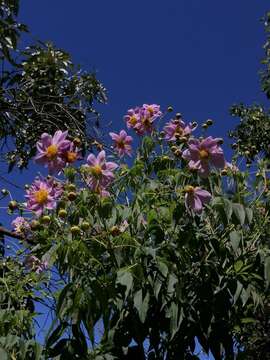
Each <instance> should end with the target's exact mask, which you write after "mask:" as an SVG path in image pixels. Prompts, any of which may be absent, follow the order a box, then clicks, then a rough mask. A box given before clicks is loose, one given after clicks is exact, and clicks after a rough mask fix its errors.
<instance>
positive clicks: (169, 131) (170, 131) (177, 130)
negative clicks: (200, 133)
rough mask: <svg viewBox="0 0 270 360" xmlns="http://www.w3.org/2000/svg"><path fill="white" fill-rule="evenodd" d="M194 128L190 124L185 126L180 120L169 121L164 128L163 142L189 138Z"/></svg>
mask: <svg viewBox="0 0 270 360" xmlns="http://www.w3.org/2000/svg"><path fill="white" fill-rule="evenodd" d="M194 130H195V127H192V125H191V123H189V124H188V125H186V124H185V123H184V121H182V120H171V121H170V122H168V123H167V124H166V125H165V126H164V132H165V140H168V141H175V140H177V139H179V138H181V137H184V136H189V135H190V134H191V133H192V131H194Z"/></svg>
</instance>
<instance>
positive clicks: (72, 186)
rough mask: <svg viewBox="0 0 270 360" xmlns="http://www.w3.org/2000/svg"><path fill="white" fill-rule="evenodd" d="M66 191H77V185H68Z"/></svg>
mask: <svg viewBox="0 0 270 360" xmlns="http://www.w3.org/2000/svg"><path fill="white" fill-rule="evenodd" d="M66 189H67V190H68V191H76V185H75V184H67V185H66Z"/></svg>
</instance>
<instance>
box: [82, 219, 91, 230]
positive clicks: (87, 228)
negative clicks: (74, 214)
mask: <svg viewBox="0 0 270 360" xmlns="http://www.w3.org/2000/svg"><path fill="white" fill-rule="evenodd" d="M81 229H82V230H83V231H87V230H89V229H90V223H89V222H88V221H83V222H82V223H81Z"/></svg>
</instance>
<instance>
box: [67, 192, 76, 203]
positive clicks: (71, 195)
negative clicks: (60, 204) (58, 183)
mask: <svg viewBox="0 0 270 360" xmlns="http://www.w3.org/2000/svg"><path fill="white" fill-rule="evenodd" d="M76 198H77V193H75V192H74V191H71V192H69V193H68V200H70V201H74V200H75V199H76Z"/></svg>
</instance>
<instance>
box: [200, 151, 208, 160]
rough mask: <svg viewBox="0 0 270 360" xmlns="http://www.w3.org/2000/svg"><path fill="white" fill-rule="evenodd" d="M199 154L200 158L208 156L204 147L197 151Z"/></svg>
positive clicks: (204, 158)
mask: <svg viewBox="0 0 270 360" xmlns="http://www.w3.org/2000/svg"><path fill="white" fill-rule="evenodd" d="M199 156H200V159H201V160H206V159H208V158H209V152H208V151H207V150H205V149H202V150H200V151H199Z"/></svg>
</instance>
